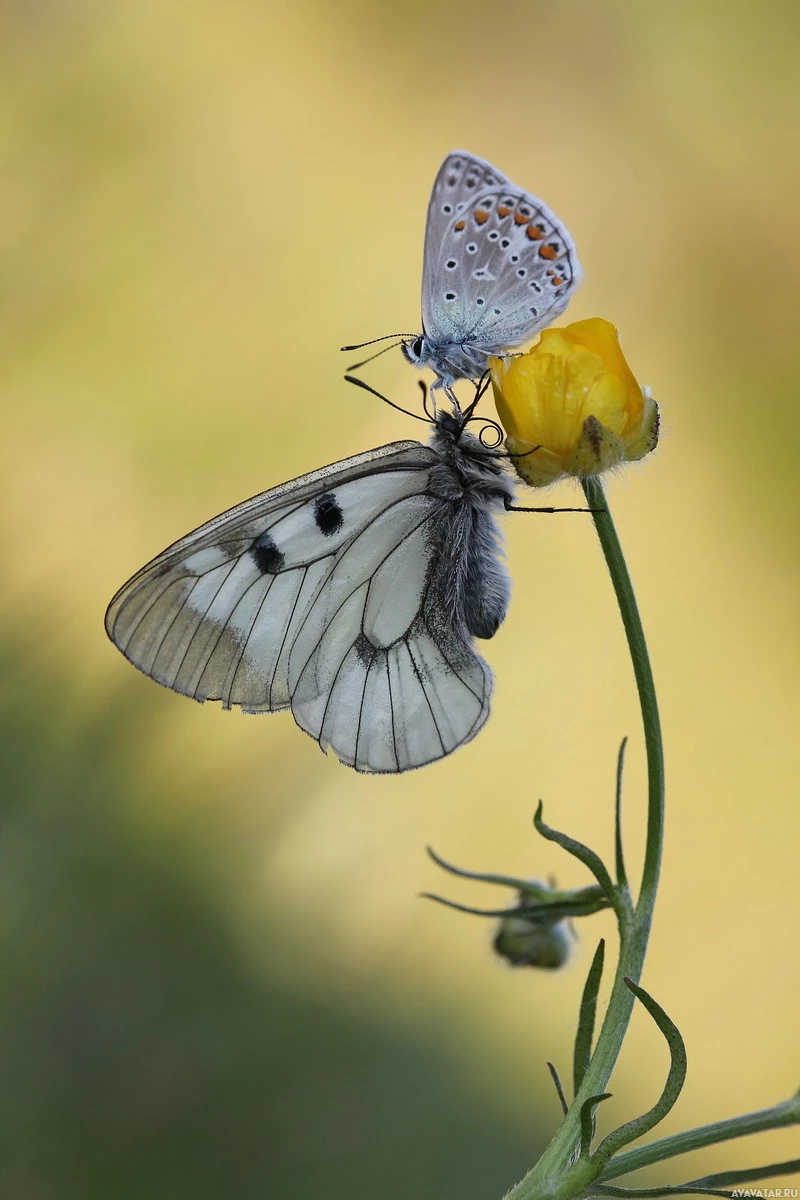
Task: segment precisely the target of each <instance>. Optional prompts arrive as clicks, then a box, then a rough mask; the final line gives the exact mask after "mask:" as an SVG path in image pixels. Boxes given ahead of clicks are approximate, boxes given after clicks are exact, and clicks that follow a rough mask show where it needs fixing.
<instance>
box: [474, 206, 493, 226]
mask: <svg viewBox="0 0 800 1200" xmlns="http://www.w3.org/2000/svg"><path fill="white" fill-rule="evenodd" d="M472 215H473V216H474V218H475V220H476V221H477V223H478V224H479V225H485V224H486V222H487V221H488V220H489V214H488V212H487V211H486V209H485V208H476V209H475V212H474V213H473V214H472Z"/></svg>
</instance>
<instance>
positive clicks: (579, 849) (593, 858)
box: [533, 800, 627, 922]
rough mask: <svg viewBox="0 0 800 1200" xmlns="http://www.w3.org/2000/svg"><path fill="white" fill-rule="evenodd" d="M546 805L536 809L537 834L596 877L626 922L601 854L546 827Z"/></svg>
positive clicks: (622, 919) (540, 804)
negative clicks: (543, 817) (563, 851)
mask: <svg viewBox="0 0 800 1200" xmlns="http://www.w3.org/2000/svg"><path fill="white" fill-rule="evenodd" d="M543 807H544V805H543V804H542V801H541V800H540V801H539V807H538V808H537V809H536V815H535V817H534V818H533V824H534V826H535V828H536V832H537V833H540V834H541V835H542V837H543V838H546V839H547V841H548V842H555V843H556V845H558V846H560V847H561V848H562V850H566V851H567V853H568V854H571V855H572V856H573V858H577V859H578V860H579V862H582V863H583V865H584V866H585V867H588V868H589V870H590V871H591V872H592V874H593V875H594V877H595V879H596V880H597V882H598V883H599V884H600V887H601V888H602V889H603V892H604V893H605V895H606V897H607V898H608V902H609V904H610V905H611V907H612V908H613V909H614V912H615V913H616V914H617V917H618V919H619V920H620V922H623V921H626V919H627V913H626V911H625V908H624V906H623V904H622V902H621V900H620V895H619V892H618V891H617V889H616V888H615V887H614V884H613V883H612V881H611V876H610V875H609V873H608V870H607V869H606V866H605V863H604V862H603V860H602V858H600V855H599V854H595V852H594V850H590V849H589V847H588V846H584V844H583V842H578V841H576V840H575V838H571V837H569V835H568V834H566V833H559V831H558V830H557V829H551V828H550V826H549V825H545V823H544V821H543V820H542V809H543Z"/></svg>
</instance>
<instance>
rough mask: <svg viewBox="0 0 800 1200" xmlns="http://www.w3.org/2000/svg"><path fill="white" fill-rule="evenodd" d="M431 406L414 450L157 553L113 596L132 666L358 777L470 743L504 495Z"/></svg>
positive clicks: (483, 695) (249, 505)
mask: <svg viewBox="0 0 800 1200" xmlns="http://www.w3.org/2000/svg"><path fill="white" fill-rule="evenodd" d="M464 425H465V418H464V416H463V415H462V414H459V413H457V412H456V413H449V412H439V413H438V414H437V416H436V418H435V421H434V430H433V434H432V437H431V439H430V441H429V443H428V444H427V445H423V444H422V443H421V442H416V441H403V442H394V443H392V444H390V445H388V446H383V447H380V448H379V449H376V450H371V451H368V452H367V453H365V454H360V455H356V456H355V457H353V458H349V459H345V460H344V461H342V462H339V463H335V464H333V465H331V466H328V467H323V468H322V469H321V470H319V471H314V472H312V473H311V474H309V475H305V476H302V477H301V478H299V479H295V480H292V481H291V482H289V483H286V484H282V485H281V486H279V487H276V488H272V489H271V490H269V491H267V492H263V493H262V494H261V495H259V496H255V497H254V498H253V499H251V500H247V501H245V502H244V503H242V504H239V505H237V506H236V507H235V508H232V509H230V510H229V511H228V512H225V513H223V514H222V515H221V516H218V517H215V518H214V519H213V520H212V521H209V522H208V523H207V524H205V525H202V526H200V528H199V529H196V530H195V531H194V532H193V533H190V534H189V535H188V536H187V537H184V538H182V539H181V540H180V541H178V542H176V543H175V544H174V545H172V546H170V547H169V548H168V549H167V550H165V551H164V552H163V553H162V554H160V555H158V557H157V558H155V559H153V561H152V562H151V563H149V564H148V565H147V566H145V567H144V568H143V569H142V570H141V571H139V572H138V574H137V575H135V576H134V577H133V578H132V579H131V580H130V581H129V582H128V583H126V584H125V585H124V587H122V588H121V589H120V591H119V592H118V593H117V595H116V596H115V597H114V599H113V600H112V601H111V604H110V605H109V608H108V612H107V614H106V630H107V632H108V635H109V637H110V638H111V640H112V641H113V642H114V643H115V644H116V645H117V646H118V648H119V649H120V650H121V651H122V653H123V654H124V655H125V656H126V658H128V659H129V660H130V661H131V662H132V663H133V664H134V665H135V666H136V667H138V668H139V669H140V670H142V671H144V672H145V674H147V675H149V676H151V678H153V679H155V680H156V681H157V682H158V683H161V684H164V685H165V686H167V687H170V688H172V689H173V690H174V691H176V692H180V693H182V694H183V695H186V696H191V697H193V698H194V699H195V700H199V701H204V700H220V701H221V702H222V704H223V706H224V707H226V708H231V707H240V708H241V709H243V710H244V711H246V712H251V713H257V712H275V711H278V710H281V709H286V708H290V709H291V711H292V714H293V716H294V718H295V720H296V722H297V724H298V725H299V726H300V727H301V729H304V730H305V731H306V732H307V733H309V734H310V735H311V736H312V737H314V738H315V739H316V740H317V741H318V742H319V744H320V746H321V747H322V749H323V750H327V749H328V748H331V749H332V750H333V751H334V753H335V754H336V755H337V757H338V758H339V759H340V760H341V761H342V762H343V763H346V764H347V765H348V766H352V767H355V768H356V770H359V771H370V772H386V773H396V772H400V771H406V770H409V769H411V768H413V767H419V766H423V765H425V764H426V763H430V762H434V761H436V760H437V759H440V758H442V757H444V756H445V755H447V754H450V753H451V752H452V751H453V750H455V749H457V748H458V747H459V746H461V745H463V744H464V743H465V742H467V741H469V740H470V739H471V738H472V737H474V736H475V734H476V733H477V732H478V730H479V729H480V728H481V727H482V725H483V724H484V722H485V721H486V718H487V717H488V715H489V700H490V695H491V690H492V677H491V672H490V670H489V668H488V666H487V664H486V663H485V662H484V661H483V659H482V658H481V657H480V655H479V654H478V653H477V652H476V650H475V647H474V638H476V637H480V638H488V637H491V636H492V635H493V634H494V633H495V632H496V630H497V628H498V627H499V625H500V624H501V622H502V621H503V618H504V617H505V614H506V609H507V606H508V600H509V591H510V585H509V581H508V577H507V575H506V572H505V569H504V567H503V564H502V560H501V544H500V533H499V529H498V527H497V523H496V515H497V514H498V513H500V512H502V511H503V510H504V509H506V508H508V507H509V506H510V505H511V501H512V499H513V484H512V482H511V480H510V478H509V476H508V475H507V474H506V472H505V471H504V469H503V467H502V465H501V463H500V462H499V461H498V459H497V456H496V455H494V454H493V453H492V451H491V450H488V449H486V447H484V446H483V444H482V443H481V442H480V441H479V440H478V439H477V438H475V437H473V436H472V435H471V434H470V433H469V432H467V431H466V430H465V428H464Z"/></svg>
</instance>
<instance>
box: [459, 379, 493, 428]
mask: <svg viewBox="0 0 800 1200" xmlns="http://www.w3.org/2000/svg"><path fill="white" fill-rule="evenodd" d="M488 387H489V372H488V371H485V372H484V373H483V375H481V377H480V379H479V380H478V382H477V384H476V386H475V399H474V400H473V401H472V403H471V404H470V405H469V406H468V407H467V409H466V410H465V412H464V424H465V425H466V423H467V421H471V420H472V414H473V413H474V412H475V409H476V408H477V407H478V404H479V402H480V401H481V399H482V398H483V397H484V396H485V395H486V390H487V388H488ZM481 419H483V418H481ZM486 419H487V420H488V418H486Z"/></svg>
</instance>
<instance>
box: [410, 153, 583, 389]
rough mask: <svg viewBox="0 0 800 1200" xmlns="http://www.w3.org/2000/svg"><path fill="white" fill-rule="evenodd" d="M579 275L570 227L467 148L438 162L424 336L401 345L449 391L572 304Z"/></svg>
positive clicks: (426, 262) (428, 230)
mask: <svg viewBox="0 0 800 1200" xmlns="http://www.w3.org/2000/svg"><path fill="white" fill-rule="evenodd" d="M580 277H581V268H580V264H579V262H578V257H577V253H576V251H575V243H574V242H573V240H572V238H571V236H570V234H569V232H568V230H567V229H566V228H565V227H564V225H563V224H562V223H561V221H560V220H559V219H558V217H556V216H555V214H554V213H552V212H551V211H550V209H549V208H547V206H546V205H545V204H544V203H543V201H541V200H539V199H538V198H537V197H536V196H533V195H531V194H530V193H529V192H526V191H524V190H523V189H522V188H519V187H517V185H516V184H514V183H512V182H511V181H510V180H509V179H507V178H506V176H505V175H503V174H502V172H501V171H498V170H497V168H496V167H493V166H492V165H491V164H490V163H488V162H485V161H484V159H482V158H476V157H475V155H473V154H468V153H467V152H466V151H464V150H454V151H453V152H452V153H451V154H448V156H447V158H446V159H445V160H444V162H443V163H442V166H441V168H440V169H439V173H438V175H437V176H436V182H435V183H434V185H433V191H432V193H431V198H430V203H429V205H428V216H427V222H426V227H425V249H424V257H423V268H422V324H423V332H422V333H421V334H420V335H419V336H418V337H416V338H414V339H412V340H411V341H409V342H404V344H403V352H404V354H405V356H406V358H407V359H408V361H409V362H411V363H413V364H414V365H415V366H417V367H420V368H422V367H429V368H430V369H431V370H433V371H434V372H435V374H436V375H437V376H438V380H437V382H438V385H439V386H440V387H443V388H444V389H445V390H447V391H449V389H450V388H451V387H452V385H453V384H454V383H455V381H456V380H457V379H473V380H475V379H478V378H479V377H480V376H481V375H483V373H484V372H485V371H486V368H487V362H486V360H487V357H488V356H489V355H493V354H499V353H501V352H502V351H503V350H508V349H513V348H514V347H516V346H520V345H522V344H523V343H524V342H527V341H528V340H529V339H530V338H532V337H533V335H534V334H536V333H538V332H539V330H541V329H543V328H544V327H545V326H546V325H549V324H550V323H551V322H552V321H554V320H555V319H556V317H558V316H559V315H560V314H561V313H562V312H563V311H564V309H565V308H566V306H567V303H568V302H569V299H570V296H571V294H572V292H573V290H574V288H575V287H576V286H577V284H578V282H579V280H580Z"/></svg>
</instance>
